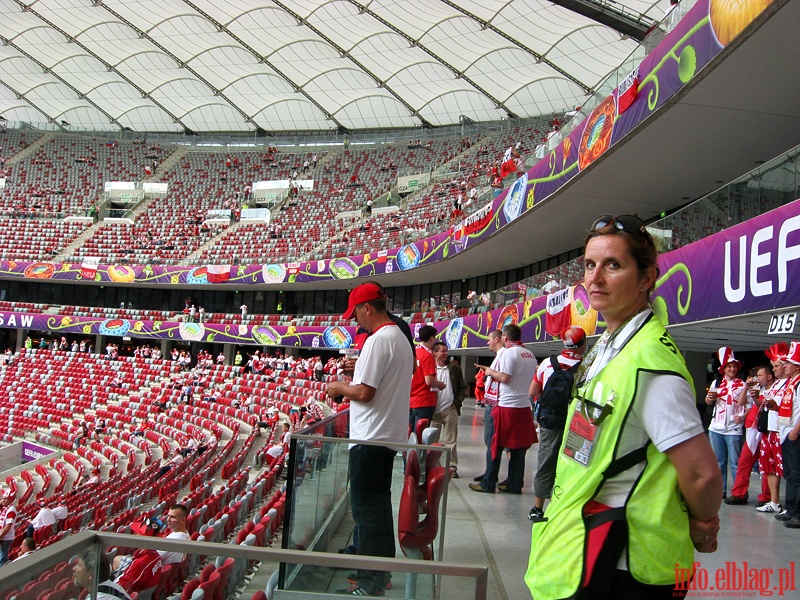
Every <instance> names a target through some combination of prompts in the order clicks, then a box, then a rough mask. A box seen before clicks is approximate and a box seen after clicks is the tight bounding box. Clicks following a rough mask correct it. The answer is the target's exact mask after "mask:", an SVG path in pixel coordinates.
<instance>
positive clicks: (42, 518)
mask: <svg viewBox="0 0 800 600" xmlns="http://www.w3.org/2000/svg"><path fill="white" fill-rule="evenodd" d="M55 522H56V517H55V515H54V514H53V511H52V510H50V509H49V508H47V507H46V506H43V507H42V508H41V509H40V510H39V512H38V513H37V514H36V516H35V517H34V518H33V520H32V521H31V525H33V528H34V529H41V528H42V527H47V526H48V525H52V524H53V523H55Z"/></svg>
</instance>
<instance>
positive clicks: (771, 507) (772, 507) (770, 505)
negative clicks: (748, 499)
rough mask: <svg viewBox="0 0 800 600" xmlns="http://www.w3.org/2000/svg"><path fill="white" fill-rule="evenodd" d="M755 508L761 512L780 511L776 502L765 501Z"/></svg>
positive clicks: (779, 506)
mask: <svg viewBox="0 0 800 600" xmlns="http://www.w3.org/2000/svg"><path fill="white" fill-rule="evenodd" d="M756 510H757V511H758V512H763V513H779V512H781V505H780V504H778V503H777V502H767V503H766V504H764V505H763V506H759V507H758V508H756Z"/></svg>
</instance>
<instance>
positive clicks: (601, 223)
mask: <svg viewBox="0 0 800 600" xmlns="http://www.w3.org/2000/svg"><path fill="white" fill-rule="evenodd" d="M603 227H615V228H617V229H619V230H620V231H627V232H629V233H637V232H639V233H641V232H643V231H644V230H645V229H644V221H642V220H641V219H640V218H639V217H637V216H636V215H619V216H618V217H612V216H611V215H600V216H599V217H597V219H596V220H595V222H594V223H593V224H592V227H591V229H589V231H597V230H598V229H602V228H603Z"/></svg>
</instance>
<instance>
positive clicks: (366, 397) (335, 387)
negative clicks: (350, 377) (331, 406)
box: [326, 381, 376, 404]
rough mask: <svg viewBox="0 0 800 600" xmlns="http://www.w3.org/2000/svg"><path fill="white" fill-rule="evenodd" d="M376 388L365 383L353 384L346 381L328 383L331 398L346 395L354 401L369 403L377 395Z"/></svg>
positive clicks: (327, 391)
mask: <svg viewBox="0 0 800 600" xmlns="http://www.w3.org/2000/svg"><path fill="white" fill-rule="evenodd" d="M375 391H376V390H375V388H374V387H372V386H369V385H367V384H365V383H359V384H356V385H353V384H351V383H345V382H344V381H332V382H330V383H329V384H328V388H327V390H326V393H327V395H328V397H329V398H336V397H337V396H344V397H345V398H347V399H348V400H351V401H353V402H363V403H365V404H369V403H370V402H372V399H373V398H374V397H375Z"/></svg>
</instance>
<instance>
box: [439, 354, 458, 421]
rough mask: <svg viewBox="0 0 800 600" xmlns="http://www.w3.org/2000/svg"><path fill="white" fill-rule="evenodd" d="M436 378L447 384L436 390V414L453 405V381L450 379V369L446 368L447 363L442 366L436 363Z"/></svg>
mask: <svg viewBox="0 0 800 600" xmlns="http://www.w3.org/2000/svg"><path fill="white" fill-rule="evenodd" d="M436 379H438V380H439V381H441V382H442V383H444V384H445V385H446V386H447V387H446V388H444V389H443V390H438V397H437V399H436V414H437V415H438V414H439V413H443V412H444V411H446V410H447V409H448V408H450V407H451V406H453V400H455V396H454V395H453V382H452V380H451V379H450V369H448V368H447V365H444V366H443V367H440V366H439V365H436Z"/></svg>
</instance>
